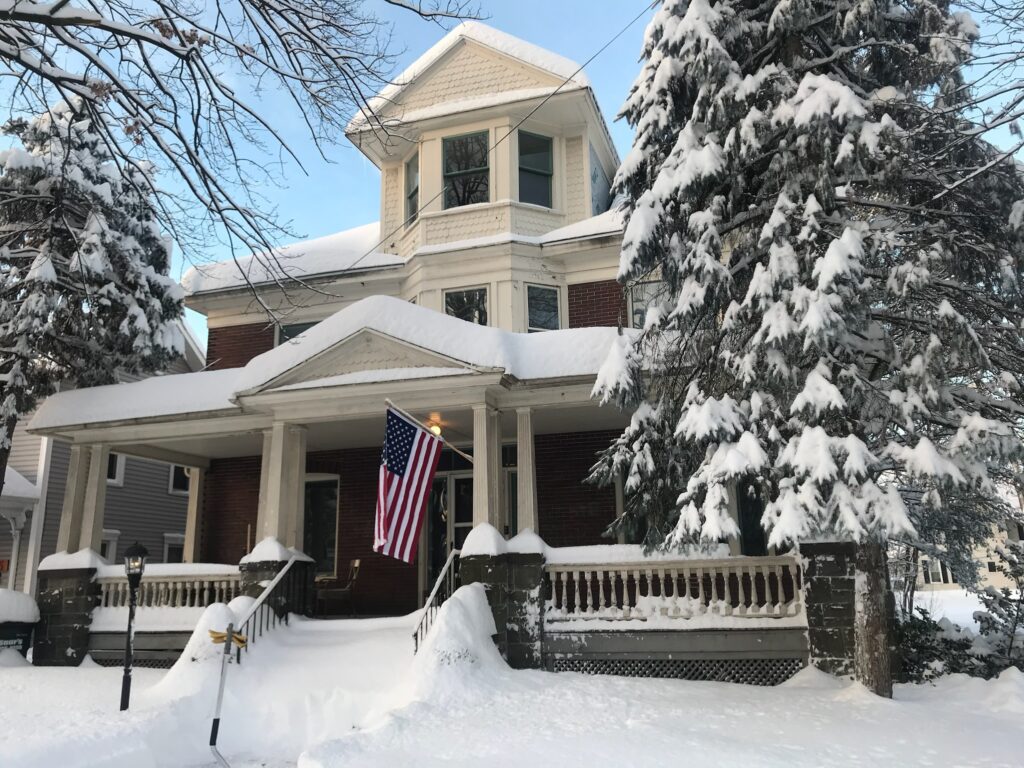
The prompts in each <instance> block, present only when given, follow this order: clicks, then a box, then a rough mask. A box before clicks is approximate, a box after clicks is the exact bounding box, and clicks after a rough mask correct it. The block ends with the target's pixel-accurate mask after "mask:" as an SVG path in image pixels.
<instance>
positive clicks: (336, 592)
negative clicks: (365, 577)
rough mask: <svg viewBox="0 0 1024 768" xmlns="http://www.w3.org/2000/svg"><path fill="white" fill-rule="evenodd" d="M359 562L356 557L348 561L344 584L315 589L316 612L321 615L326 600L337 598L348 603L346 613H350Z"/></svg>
mask: <svg viewBox="0 0 1024 768" xmlns="http://www.w3.org/2000/svg"><path fill="white" fill-rule="evenodd" d="M359 562H360V561H359V559H358V558H357V559H355V560H350V561H349V564H348V583H347V584H345V586H343V587H334V588H332V589H318V590H317V591H316V603H317V605H316V612H317V614H319V615H321V616H322V615H323V614H324V612H325V608H326V605H327V601H328V600H331V601H334V600H339V601H342V602H347V603H348V615H349V616H351V615H352V606H353V605H355V603H353V601H352V593H353V591H354V590H355V586H356V579H357V578H359Z"/></svg>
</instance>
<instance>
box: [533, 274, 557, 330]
mask: <svg viewBox="0 0 1024 768" xmlns="http://www.w3.org/2000/svg"><path fill="white" fill-rule="evenodd" d="M560 327H561V326H560V324H559V320H558V289H557V288H552V287H551V286H549V285H528V286H526V329H527V330H528V331H529V332H530V333H536V332H537V331H557V330H558V329H559V328H560Z"/></svg>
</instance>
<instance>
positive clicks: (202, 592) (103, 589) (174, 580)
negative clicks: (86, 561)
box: [96, 563, 241, 608]
mask: <svg viewBox="0 0 1024 768" xmlns="http://www.w3.org/2000/svg"><path fill="white" fill-rule="evenodd" d="M117 570H120V574H117V573H116V571H117ZM96 581H97V583H98V584H99V587H100V602H99V607H100V608H123V607H126V606H127V605H128V579H127V577H126V576H125V575H124V569H123V568H119V567H118V566H105V567H103V568H101V569H100V570H99V573H98V574H97V577H96ZM239 594H241V576H240V574H239V573H238V568H237V567H232V566H225V565H217V564H208V565H207V564H203V563H194V564H193V563H190V564H185V565H180V564H179V565H154V566H150V567H149V568H147V569H146V572H145V574H144V575H143V577H142V583H141V584H140V585H139V593H138V605H139V607H145V608H205V607H206V606H208V605H212V604H213V603H227V602H230V601H231V600H232V599H234V598H235V597H237V596H238V595H239Z"/></svg>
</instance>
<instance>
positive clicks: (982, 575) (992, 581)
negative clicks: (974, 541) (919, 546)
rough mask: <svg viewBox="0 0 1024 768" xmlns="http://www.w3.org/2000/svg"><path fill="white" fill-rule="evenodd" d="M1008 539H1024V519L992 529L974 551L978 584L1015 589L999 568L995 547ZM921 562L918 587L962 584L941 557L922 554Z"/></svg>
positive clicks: (941, 586)
mask: <svg viewBox="0 0 1024 768" xmlns="http://www.w3.org/2000/svg"><path fill="white" fill-rule="evenodd" d="M1005 541H1024V523H1020V522H1018V521H1017V520H1009V521H1007V523H1006V526H1005V527H1004V528H1001V529H999V530H998V531H995V532H994V533H993V535H992V538H991V539H990V540H989V542H988V545H987V546H984V547H979V548H978V549H976V550H975V551H974V560H975V562H976V563H977V565H978V586H979V587H982V588H984V587H995V588H996V589H1001V588H1003V587H1006V588H1008V589H1016V585H1015V584H1014V583H1013V582H1011V581H1010V580H1009V579H1008V578H1006V576H1005V574H1003V573H1002V572H1001V571H1000V570H999V569H998V568H997V563H998V558H997V557H996V556H995V554H994V552H993V548H994V547H997V546H999V545H1000V544H1002V543H1003V542H1005ZM919 562H920V567H919V569H918V574H917V587H916V588H917V589H918V590H919V591H926V592H927V591H931V590H943V589H962V588H963V587H962V586H961V584H960V583H959V582H958V580H957V578H956V574H954V573H953V571H952V570H951V569H950V568H948V567H947V566H946V564H945V563H943V562H942V561H941V560H939V559H937V558H934V557H928V556H927V555H921V559H920V561H919Z"/></svg>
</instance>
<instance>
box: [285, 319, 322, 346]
mask: <svg viewBox="0 0 1024 768" xmlns="http://www.w3.org/2000/svg"><path fill="white" fill-rule="evenodd" d="M318 322H319V320H317V321H314V322H312V323H290V324H288V325H282V326H279V327H278V329H277V343H278V344H284V343H285V342H286V341H291V340H292V339H294V338H295V337H296V336H298V335H299V334H300V333H303V332H305V331H308V330H309V329H310V328H312V327H313V326H314V325H316V324H317V323H318Z"/></svg>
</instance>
